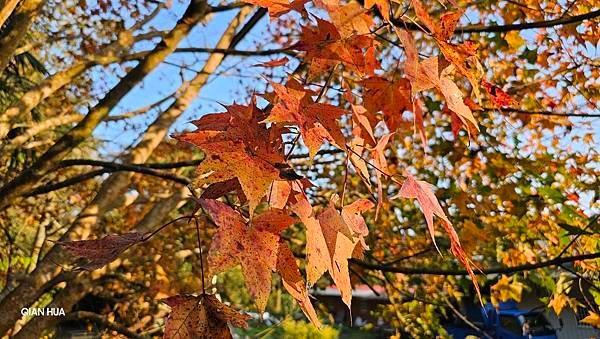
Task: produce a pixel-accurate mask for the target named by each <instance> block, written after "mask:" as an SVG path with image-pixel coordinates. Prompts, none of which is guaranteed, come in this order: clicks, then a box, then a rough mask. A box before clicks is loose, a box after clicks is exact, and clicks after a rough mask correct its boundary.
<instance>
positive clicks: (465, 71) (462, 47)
mask: <svg viewBox="0 0 600 339" xmlns="http://www.w3.org/2000/svg"><path fill="white" fill-rule="evenodd" d="M411 3H412V5H413V8H414V9H415V14H416V15H417V17H418V18H419V20H421V22H423V24H424V25H425V27H427V29H429V31H430V32H431V33H432V34H433V37H434V38H435V40H436V42H437V43H438V46H439V47H440V51H441V52H442V54H443V55H444V57H445V58H446V60H448V61H450V62H451V63H452V64H453V65H454V66H455V67H456V69H457V70H458V72H459V73H461V74H462V75H463V76H465V77H466V78H467V79H468V80H469V82H470V83H471V85H472V87H473V93H474V94H475V97H476V98H477V99H478V101H479V102H481V98H480V91H479V81H480V80H481V77H482V75H483V68H482V66H481V64H480V62H479V59H478V58H477V56H476V51H477V48H478V44H477V43H474V42H472V41H465V42H463V43H462V44H459V45H456V44H453V43H450V42H448V39H449V38H450V37H451V36H452V34H453V32H454V30H455V29H456V24H457V22H458V20H459V19H460V17H461V16H462V15H463V14H464V10H460V11H457V12H448V13H445V14H444V15H442V17H441V18H440V23H439V24H438V23H436V22H435V21H434V20H433V19H432V18H431V16H430V15H429V13H427V10H426V9H425V7H423V4H422V3H421V1H420V0H411Z"/></svg>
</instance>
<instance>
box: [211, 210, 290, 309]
mask: <svg viewBox="0 0 600 339" xmlns="http://www.w3.org/2000/svg"><path fill="white" fill-rule="evenodd" d="M200 204H201V205H202V208H203V209H204V210H205V211H206V212H207V213H208V214H209V215H210V217H211V218H212V220H213V221H214V223H215V224H217V226H219V229H218V231H217V233H216V234H215V235H214V237H213V239H212V242H211V244H210V250H209V252H208V264H209V270H210V272H211V273H212V274H217V273H220V272H223V271H225V270H227V269H230V268H232V267H234V266H236V265H237V264H241V266H242V273H243V274H244V278H245V282H246V286H247V287H248V290H249V292H250V294H251V295H252V297H253V298H254V300H255V302H256V306H257V307H258V309H259V310H260V311H261V312H262V311H263V310H264V309H265V306H266V305H267V299H268V297H269V293H270V291H271V271H275V270H276V264H277V248H278V243H279V238H280V235H279V233H280V232H281V231H282V230H283V229H285V228H287V227H288V226H289V225H291V224H292V223H293V222H294V220H295V219H294V218H292V217H290V216H288V215H287V214H284V213H283V212H282V211H279V210H269V211H267V212H265V213H263V214H260V215H258V216H255V217H254V218H253V219H252V223H251V224H249V225H247V224H248V221H247V220H245V219H244V217H242V216H241V215H240V214H239V213H238V212H236V211H234V210H233V209H232V208H231V207H229V206H228V205H227V204H224V203H222V202H220V201H217V200H208V199H200Z"/></svg>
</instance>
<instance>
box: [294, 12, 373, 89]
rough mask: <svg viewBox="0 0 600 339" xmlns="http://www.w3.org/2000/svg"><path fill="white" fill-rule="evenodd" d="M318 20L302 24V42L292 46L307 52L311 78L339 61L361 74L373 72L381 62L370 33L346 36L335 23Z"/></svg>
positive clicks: (306, 59)
mask: <svg viewBox="0 0 600 339" xmlns="http://www.w3.org/2000/svg"><path fill="white" fill-rule="evenodd" d="M316 21H317V27H311V26H308V25H307V26H303V27H302V35H301V38H300V41H299V42H298V43H296V44H295V45H294V47H293V48H294V49H297V50H300V51H305V52H306V55H305V56H304V60H305V61H306V63H307V64H309V65H310V67H309V74H308V80H312V79H315V78H316V77H317V76H319V75H321V74H323V73H327V72H329V71H330V70H331V69H332V68H333V67H335V66H336V65H338V64H339V63H343V64H344V65H345V66H346V67H348V68H349V69H351V70H352V71H354V72H357V73H358V74H359V75H373V74H374V72H375V69H376V68H378V67H379V63H378V62H377V59H376V58H375V48H374V47H375V41H374V39H373V37H372V36H371V35H370V34H351V35H349V36H343V35H342V33H341V32H340V31H338V28H336V26H335V25H334V24H333V23H331V22H329V21H326V20H323V19H319V18H317V19H316ZM350 28H351V29H352V26H351V27H350Z"/></svg>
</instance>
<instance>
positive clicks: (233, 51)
mask: <svg viewBox="0 0 600 339" xmlns="http://www.w3.org/2000/svg"><path fill="white" fill-rule="evenodd" d="M174 53H220V54H224V55H240V56H264V55H273V54H281V53H285V54H293V53H292V52H291V49H290V48H289V47H287V48H276V49H265V50H257V51H245V50H237V49H231V48H206V47H182V48H177V49H176V50H175V52H174Z"/></svg>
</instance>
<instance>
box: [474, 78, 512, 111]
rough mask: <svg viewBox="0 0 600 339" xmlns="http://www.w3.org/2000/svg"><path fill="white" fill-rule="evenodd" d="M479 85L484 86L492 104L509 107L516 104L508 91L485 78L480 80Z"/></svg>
mask: <svg viewBox="0 0 600 339" xmlns="http://www.w3.org/2000/svg"><path fill="white" fill-rule="evenodd" d="M481 85H482V86H483V88H485V90H486V92H487V93H488V94H489V96H490V99H491V100H492V103H493V104H494V106H496V107H498V108H500V107H510V106H512V105H514V104H516V102H517V101H516V100H515V99H513V98H511V96H510V95H508V93H506V92H504V91H503V90H502V88H500V87H498V86H496V85H494V84H491V83H489V82H487V81H485V80H481Z"/></svg>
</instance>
